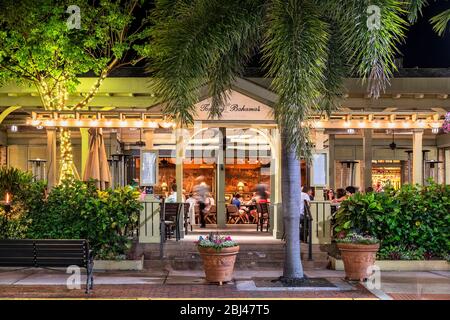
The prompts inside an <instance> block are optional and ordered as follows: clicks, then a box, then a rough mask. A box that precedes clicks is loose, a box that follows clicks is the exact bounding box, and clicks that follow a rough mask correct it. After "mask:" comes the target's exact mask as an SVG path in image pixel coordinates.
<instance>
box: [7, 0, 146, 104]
mask: <svg viewBox="0 0 450 320" xmlns="http://www.w3.org/2000/svg"><path fill="white" fill-rule="evenodd" d="M143 3H144V1H142V0H126V1H112V0H101V1H88V0H70V1H67V0H40V1H34V0H21V1H14V0H2V1H1V2H0V43H1V44H2V45H1V46H0V84H2V83H4V82H10V81H15V82H19V83H20V82H25V83H26V84H28V85H35V86H36V87H37V88H38V91H39V94H40V95H41V97H42V98H43V99H42V103H43V106H44V107H45V108H47V109H54V108H60V109H63V108H66V107H69V106H66V102H67V101H66V98H65V93H66V92H73V91H74V90H75V88H76V86H77V85H78V84H79V80H78V78H77V77H78V76H79V75H80V74H85V73H87V72H93V73H94V74H96V75H98V76H99V81H100V80H102V79H103V77H106V76H107V75H108V74H109V73H110V72H111V71H112V70H113V69H114V68H117V67H120V66H124V65H134V64H136V63H137V62H138V61H140V60H142V59H143V58H144V55H146V54H147V51H148V44H146V43H145V41H144V39H146V38H147V37H148V20H147V17H146V10H145V8H143V7H142V5H143ZM70 5H77V6H78V7H79V8H80V17H81V28H80V29H76V28H73V29H69V28H68V26H67V20H68V18H69V17H70V14H69V13H67V12H66V10H67V8H68V7H69V6H70ZM138 12H139V14H138ZM100 76H101V77H100ZM99 85H100V82H98V83H95V84H93V87H92V89H91V91H90V92H89V94H88V95H87V96H85V97H84V98H82V99H80V101H78V102H76V103H75V105H73V106H70V107H71V108H78V107H84V106H86V104H87V103H88V102H89V101H90V99H91V98H92V97H93V96H94V95H95V94H96V89H97V88H98V86H99ZM83 103H84V104H83Z"/></svg>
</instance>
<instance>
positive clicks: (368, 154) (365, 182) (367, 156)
mask: <svg viewBox="0 0 450 320" xmlns="http://www.w3.org/2000/svg"><path fill="white" fill-rule="evenodd" d="M361 180H362V183H361V191H365V189H366V188H368V187H371V186H372V129H364V130H363V161H362V162H361Z"/></svg>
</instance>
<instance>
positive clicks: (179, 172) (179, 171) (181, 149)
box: [175, 128, 185, 238]
mask: <svg viewBox="0 0 450 320" xmlns="http://www.w3.org/2000/svg"><path fill="white" fill-rule="evenodd" d="M183 131H184V130H183V129H182V128H177V129H175V152H176V158H175V179H176V180H177V202H179V203H182V202H183V160H184V155H185V145H184V136H183ZM183 222H184V208H182V210H181V217H180V225H179V230H180V235H181V238H183V237H184V223H183Z"/></svg>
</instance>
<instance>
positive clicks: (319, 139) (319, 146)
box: [314, 129, 328, 201]
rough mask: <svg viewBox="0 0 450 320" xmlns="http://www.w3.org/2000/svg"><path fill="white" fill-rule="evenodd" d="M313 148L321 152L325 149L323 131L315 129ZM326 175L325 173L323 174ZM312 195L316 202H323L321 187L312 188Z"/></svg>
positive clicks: (325, 136) (325, 137)
mask: <svg viewBox="0 0 450 320" xmlns="http://www.w3.org/2000/svg"><path fill="white" fill-rule="evenodd" d="M315 131H316V135H315V136H316V137H315V146H316V151H321V152H323V150H324V149H325V145H324V144H325V140H327V135H326V134H325V129H316V130H315ZM327 158H328V156H327ZM325 174H326V173H325ZM314 195H315V200H316V201H322V200H324V195H323V187H314Z"/></svg>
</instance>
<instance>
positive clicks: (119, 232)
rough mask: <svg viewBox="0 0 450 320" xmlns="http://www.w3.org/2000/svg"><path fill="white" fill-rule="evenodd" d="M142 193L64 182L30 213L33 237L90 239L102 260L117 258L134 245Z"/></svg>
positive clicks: (96, 254) (30, 234) (31, 234)
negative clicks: (133, 238)
mask: <svg viewBox="0 0 450 320" xmlns="http://www.w3.org/2000/svg"><path fill="white" fill-rule="evenodd" d="M138 197H139V193H137V192H136V191H135V190H134V189H133V188H131V187H124V188H120V189H115V190H111V189H108V190H106V191H100V190H97V188H96V186H95V184H94V183H93V182H88V183H84V182H81V181H75V182H68V181H66V182H63V183H62V184H61V185H59V186H56V187H54V188H53V189H52V190H51V192H50V194H49V196H48V198H47V201H46V202H45V204H44V206H43V207H42V208H41V209H40V210H36V211H32V212H30V215H29V218H30V219H31V220H32V223H31V225H30V227H29V230H28V236H29V237H30V238H36V239H37V238H52V239H87V240H88V241H89V243H90V245H91V248H92V250H93V251H94V254H95V256H96V257H97V258H99V259H116V258H118V256H121V255H124V254H125V253H126V252H127V250H128V249H129V248H130V245H131V241H130V238H131V236H132V232H133V231H134V230H135V229H136V228H137V222H138V215H139V209H140V206H141V205H140V203H139V201H138Z"/></svg>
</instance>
